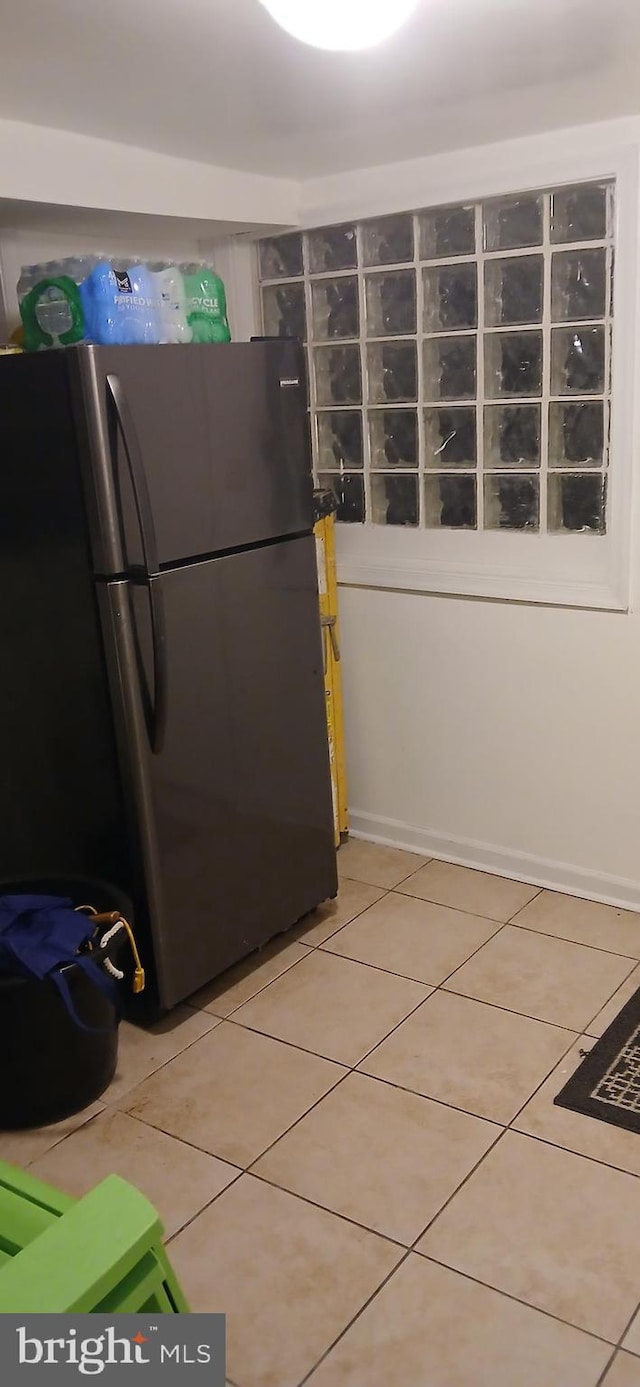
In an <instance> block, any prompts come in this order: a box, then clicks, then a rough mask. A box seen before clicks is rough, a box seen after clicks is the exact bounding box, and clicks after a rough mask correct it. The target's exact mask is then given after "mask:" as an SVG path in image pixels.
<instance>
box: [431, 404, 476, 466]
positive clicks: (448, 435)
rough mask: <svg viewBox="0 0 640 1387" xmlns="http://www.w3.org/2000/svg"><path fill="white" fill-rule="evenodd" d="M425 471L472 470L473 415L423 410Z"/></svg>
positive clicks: (470, 410)
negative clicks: (432, 468) (445, 468)
mask: <svg viewBox="0 0 640 1387" xmlns="http://www.w3.org/2000/svg"><path fill="white" fill-rule="evenodd" d="M424 433H425V437H424V445H425V467H475V466H476V463H477V443H476V411H475V408H474V407H473V406H471V407H469V406H467V407H466V408H464V407H463V408H462V409H456V408H454V409H425V412H424Z"/></svg>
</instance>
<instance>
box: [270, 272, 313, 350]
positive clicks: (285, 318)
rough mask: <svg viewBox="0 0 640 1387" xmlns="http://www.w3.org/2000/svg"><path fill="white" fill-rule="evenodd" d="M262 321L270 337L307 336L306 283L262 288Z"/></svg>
mask: <svg viewBox="0 0 640 1387" xmlns="http://www.w3.org/2000/svg"><path fill="white" fill-rule="evenodd" d="M262 321H263V325H264V330H265V333H266V334H267V336H268V337H301V338H302V340H303V341H306V338H307V313H306V308H305V302H304V284H270V285H268V286H267V288H265V289H263V290H262Z"/></svg>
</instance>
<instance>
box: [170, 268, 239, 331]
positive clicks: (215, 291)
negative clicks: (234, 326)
mask: <svg viewBox="0 0 640 1387" xmlns="http://www.w3.org/2000/svg"><path fill="white" fill-rule="evenodd" d="M181 268H182V273H183V275H184V287H185V291H186V296H187V322H188V324H189V327H190V328H191V330H192V332H193V341H194V342H230V341H231V333H230V331H229V323H228V321H227V296H226V294H225V290H224V284H223V283H222V280H221V278H220V276H219V275H217V274H216V273H215V271H214V270H212V269H211V267H210V265H183V266H182V267H181Z"/></svg>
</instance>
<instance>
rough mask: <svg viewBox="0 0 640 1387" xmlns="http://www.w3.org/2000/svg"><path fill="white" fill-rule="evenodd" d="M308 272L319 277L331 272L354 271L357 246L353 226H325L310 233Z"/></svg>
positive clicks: (356, 260) (356, 261) (356, 259)
mask: <svg viewBox="0 0 640 1387" xmlns="http://www.w3.org/2000/svg"><path fill="white" fill-rule="evenodd" d="M308 250H309V272H310V273H311V274H312V275H321V274H324V273H325V272H326V271H331V270H355V268H356V265H357V263H358V246H357V242H356V229H355V226H325V227H323V228H322V229H321V230H320V231H310V232H309V239H308Z"/></svg>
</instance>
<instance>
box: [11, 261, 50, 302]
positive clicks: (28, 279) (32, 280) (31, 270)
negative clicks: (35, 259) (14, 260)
mask: <svg viewBox="0 0 640 1387" xmlns="http://www.w3.org/2000/svg"><path fill="white" fill-rule="evenodd" d="M43 274H44V265H23V266H22V269H21V270H20V278H19V280H18V285H17V294H18V303H22V300H23V299H26V297H27V294H29V293H30V292H31V290H32V289H33V286H34V284H37V282H38V280H39V279H42V276H43Z"/></svg>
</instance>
